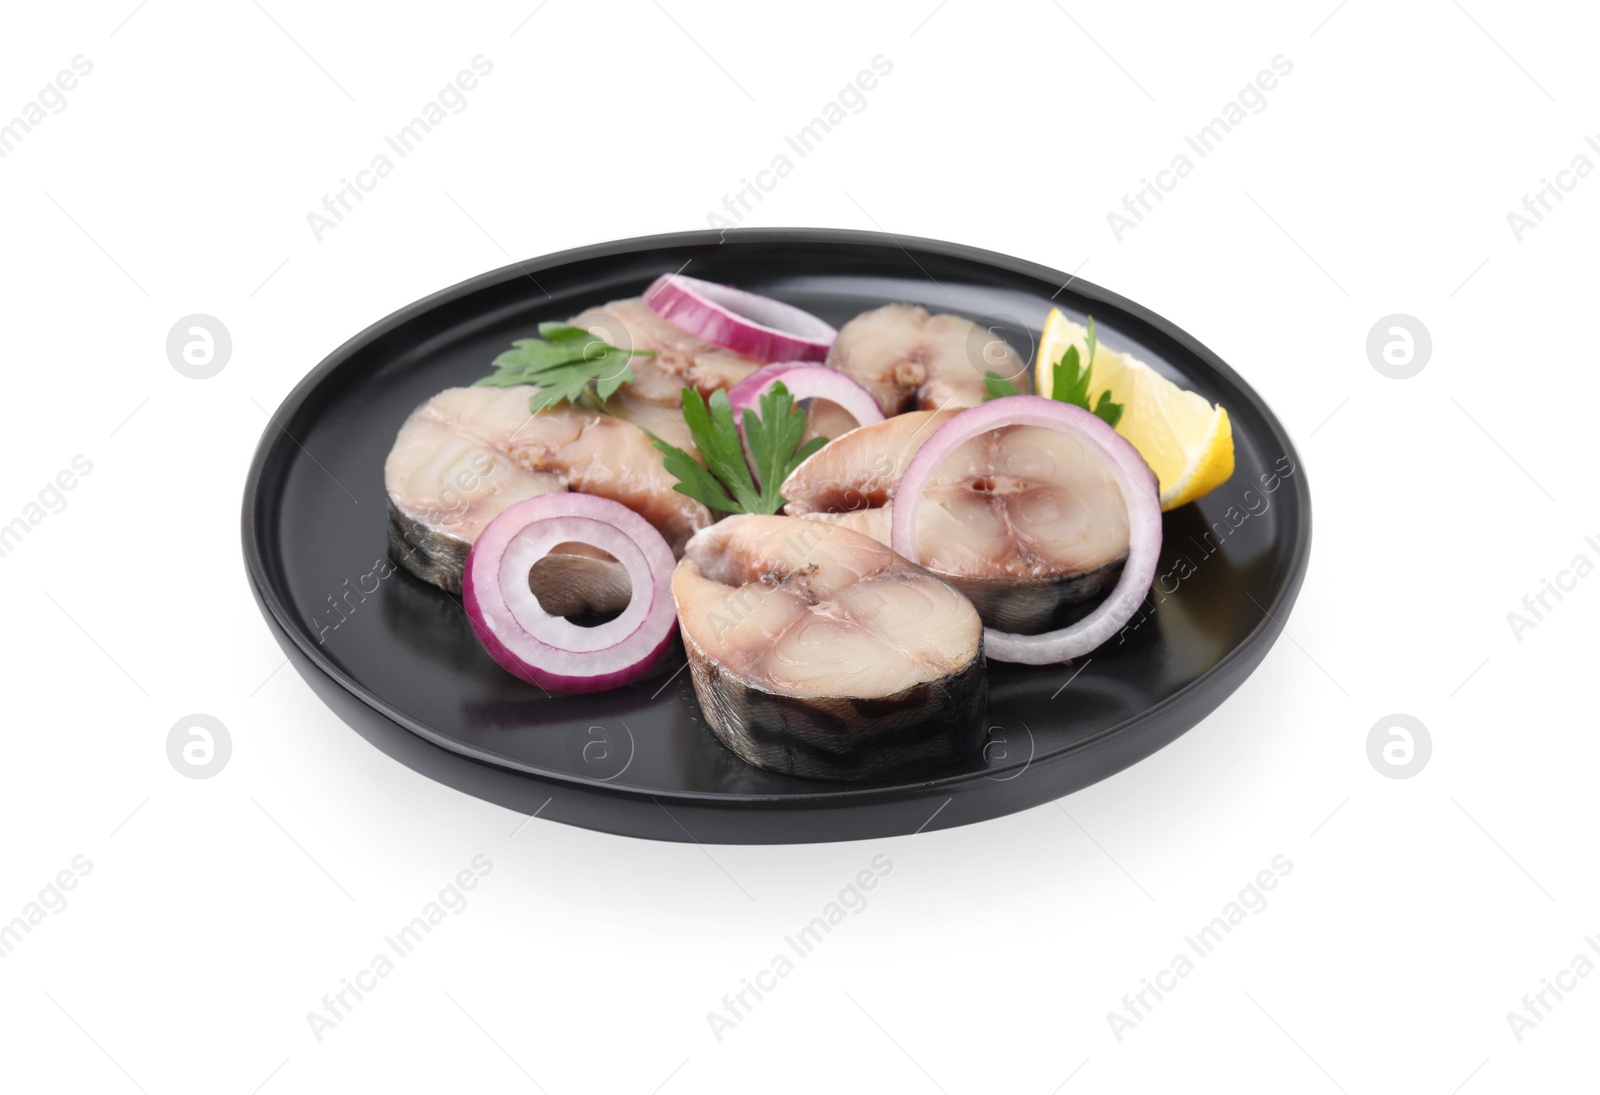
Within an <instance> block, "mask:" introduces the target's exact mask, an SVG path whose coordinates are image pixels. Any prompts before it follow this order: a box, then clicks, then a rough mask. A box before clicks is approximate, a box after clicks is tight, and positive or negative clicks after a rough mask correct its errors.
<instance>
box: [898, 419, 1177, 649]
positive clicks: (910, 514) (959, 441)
mask: <svg viewBox="0 0 1600 1095" xmlns="http://www.w3.org/2000/svg"><path fill="white" fill-rule="evenodd" d="M1003 426H1042V427H1044V428H1045V429H1051V430H1059V431H1061V432H1063V433H1067V434H1071V435H1072V436H1073V437H1075V438H1077V439H1078V440H1079V441H1081V442H1083V443H1084V444H1085V445H1087V446H1088V447H1090V448H1091V449H1094V450H1096V451H1098V452H1099V453H1100V455H1101V456H1103V457H1104V458H1105V461H1106V465H1107V466H1108V467H1109V468H1110V469H1111V474H1112V477H1113V478H1114V479H1115V480H1116V483H1117V487H1118V488H1119V489H1120V490H1121V491H1122V500H1123V502H1124V503H1125V504H1126V505H1127V507H1128V558H1127V561H1126V562H1125V563H1124V564H1123V566H1122V576H1121V577H1120V578H1119V579H1118V580H1117V584H1116V586H1114V587H1113V588H1112V590H1111V592H1110V593H1108V594H1107V595H1106V599H1105V600H1104V601H1102V602H1101V603H1100V604H1099V605H1098V606H1097V607H1096V608H1095V610H1094V611H1093V612H1091V613H1090V614H1089V615H1087V616H1085V617H1084V618H1083V619H1081V620H1079V621H1078V622H1077V623H1075V624H1072V625H1071V626H1069V627H1064V628H1061V629H1060V630H1059V631H1049V632H1046V633H1044V634H1042V635H1017V634H1013V633H1011V632H1009V631H996V630H995V629H994V628H990V627H986V628H984V632H983V648H984V652H985V653H986V654H988V656H989V657H991V658H995V659H997V660H999V661H1003V662H1020V663H1022V664H1024V665H1051V664H1053V663H1055V662H1064V661H1069V660H1071V659H1072V658H1076V657H1078V656H1079V655H1082V654H1087V653H1088V652H1089V651H1091V650H1093V649H1095V648H1096V647H1097V646H1099V645H1100V644H1101V643H1103V642H1105V641H1106V640H1107V639H1109V638H1111V636H1113V635H1115V634H1116V633H1117V632H1118V631H1120V630H1122V626H1123V625H1124V624H1126V623H1127V622H1128V621H1129V620H1130V619H1132V618H1133V615H1134V613H1136V612H1138V611H1139V606H1140V605H1141V604H1143V603H1144V598H1145V594H1146V593H1148V592H1149V591H1150V584H1151V583H1152V582H1153V581H1155V576H1156V562H1157V558H1158V556H1159V555H1160V554H1161V502H1160V499H1159V496H1158V495H1157V493H1156V488H1155V484H1154V483H1153V482H1152V477H1151V475H1150V469H1149V467H1148V466H1147V465H1146V464H1145V462H1144V460H1143V458H1142V457H1140V456H1139V453H1138V450H1136V449H1135V448H1134V447H1133V446H1132V445H1130V444H1129V443H1128V442H1127V440H1125V439H1124V438H1123V437H1122V436H1121V435H1120V434H1118V433H1117V432H1116V431H1115V430H1113V429H1112V428H1111V427H1110V426H1108V425H1106V424H1105V423H1104V422H1102V421H1101V420H1100V419H1099V418H1097V417H1095V416H1094V415H1093V414H1090V413H1089V412H1088V411H1086V410H1084V409H1083V408H1082V407H1074V406H1072V405H1070V404H1067V403H1058V402H1056V401H1055V400H1053V399H1045V398H1044V397H1042V396H1037V395H1012V396H1005V397H1004V398H1001V399H992V400H990V401H989V402H987V403H984V404H982V405H980V406H977V407H972V408H970V409H968V410H964V411H962V412H960V413H959V414H957V415H956V416H955V417H954V418H952V419H950V421H948V422H946V423H945V424H944V425H943V426H940V427H939V428H938V429H937V430H935V431H934V433H933V436H932V437H930V438H928V440H927V442H926V443H924V444H923V446H922V448H920V449H918V450H917V454H916V456H914V457H912V459H911V463H910V464H908V465H907V466H906V470H905V474H903V475H902V476H901V477H900V484H899V486H897V487H896V488H895V494H894V507H893V513H892V515H891V525H890V528H891V533H890V541H891V546H892V547H893V548H894V550H895V551H897V552H898V553H899V554H901V555H903V556H905V558H907V559H909V560H911V561H912V562H913V563H914V562H916V561H917V550H916V544H917V538H916V520H917V504H918V502H919V501H920V500H921V498H922V490H923V488H924V487H925V486H926V485H927V482H928V479H929V478H930V477H931V476H932V475H933V472H934V469H936V468H937V467H938V466H939V464H940V463H941V462H942V461H943V460H944V458H945V457H947V456H949V455H950V454H951V453H952V452H953V451H955V449H957V448H958V447H959V446H961V445H963V444H965V443H966V442H968V441H971V440H972V439H973V438H974V437H978V436H980V435H982V434H985V433H988V432H989V431H990V430H997V429H1000V428H1001V427H1003Z"/></svg>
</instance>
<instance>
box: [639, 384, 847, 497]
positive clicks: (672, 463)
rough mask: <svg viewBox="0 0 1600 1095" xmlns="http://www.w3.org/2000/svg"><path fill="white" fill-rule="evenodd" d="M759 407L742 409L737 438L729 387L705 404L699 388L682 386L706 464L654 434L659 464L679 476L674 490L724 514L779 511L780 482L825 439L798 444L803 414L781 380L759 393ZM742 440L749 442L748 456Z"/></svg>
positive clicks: (685, 416) (687, 416) (687, 413)
mask: <svg viewBox="0 0 1600 1095" xmlns="http://www.w3.org/2000/svg"><path fill="white" fill-rule="evenodd" d="M760 408H761V410H760V414H759V415H758V414H757V413H756V411H755V409H754V408H751V407H746V408H745V409H744V441H743V442H741V440H740V438H739V427H738V426H737V425H735V424H734V420H733V404H731V403H729V402H728V393H727V392H722V391H719V392H713V393H712V395H711V402H710V404H709V406H708V405H707V403H706V401H705V399H704V397H702V396H701V395H700V393H699V392H698V391H696V390H695V389H693V388H685V389H683V420H684V422H685V423H687V424H688V426H689V436H690V437H691V438H693V439H694V446H695V448H696V449H698V450H699V451H700V456H701V457H702V459H704V461H705V464H704V465H702V464H701V463H700V462H699V461H697V460H696V459H695V458H694V457H693V456H691V455H689V454H688V453H687V452H685V451H684V450H682V449H680V448H678V447H677V446H676V445H672V444H669V443H668V442H666V441H663V440H661V439H660V438H659V437H655V438H652V440H653V441H654V443H655V447H656V448H657V449H658V450H659V451H660V452H661V454H662V456H663V460H662V463H663V464H665V466H666V469H667V470H668V471H669V472H671V473H672V474H673V475H674V476H676V477H677V479H678V485H677V487H676V490H677V491H678V493H680V494H687V495H688V496H689V497H690V498H693V499H696V500H697V501H700V502H704V503H705V504H706V505H708V506H710V507H711V508H712V509H714V510H721V511H722V512H723V513H777V512H778V510H780V509H782V508H783V504H784V502H785V499H784V497H783V495H782V494H780V493H778V490H779V488H780V487H781V486H782V485H783V481H784V480H785V479H787V478H789V473H790V472H792V471H794V469H795V468H797V467H799V466H800V462H801V461H802V460H804V459H805V458H806V457H808V456H810V455H811V454H812V453H814V452H816V451H817V450H818V449H820V448H822V446H824V445H826V444H827V443H828V439H827V438H826V437H814V438H812V439H811V440H810V441H807V442H806V443H805V444H803V445H802V444H800V438H801V436H802V435H803V434H804V433H805V428H806V416H805V414H804V413H803V412H802V411H800V410H799V409H798V408H797V407H796V406H795V404H794V397H793V396H791V395H790V394H789V389H788V388H786V387H784V385H783V381H781V380H780V381H778V382H777V383H775V384H773V385H772V387H770V388H768V389H767V390H766V392H765V393H763V394H762V396H761V400H760ZM745 443H748V444H749V446H750V457H749V459H748V460H747V459H746V458H745ZM752 462H753V463H754V465H755V468H754V474H752V472H751V464H752Z"/></svg>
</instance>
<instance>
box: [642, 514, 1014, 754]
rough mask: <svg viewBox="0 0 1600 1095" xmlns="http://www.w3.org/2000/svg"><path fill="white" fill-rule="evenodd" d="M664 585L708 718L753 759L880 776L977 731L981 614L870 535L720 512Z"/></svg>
mask: <svg viewBox="0 0 1600 1095" xmlns="http://www.w3.org/2000/svg"><path fill="white" fill-rule="evenodd" d="M672 594H673V598H674V599H675V600H676V602H677V608H678V625H679V630H680V633H681V634H682V636H683V645H684V650H685V652H686V653H687V654H688V659H689V668H690V672H691V674H692V677H693V681H694V689H695V694H696V695H697V696H698V697H699V699H700V707H701V710H702V711H704V713H705V716H706V722H707V723H708V724H709V725H710V727H711V729H712V730H713V731H714V732H715V733H716V734H717V736H718V737H719V738H720V739H721V740H722V742H723V743H724V744H725V745H727V746H728V748H729V749H731V750H733V752H735V753H736V754H738V755H739V756H740V757H742V758H743V759H745V760H746V761H749V762H750V763H751V764H754V765H756V766H758V767H761V768H767V769H770V770H772V771H775V772H784V773H787V774H790V775H797V776H806V777H810V778H815V779H875V778H888V777H890V776H896V775H905V774H908V773H911V772H917V771H922V770H926V769H928V768H932V767H935V766H937V765H940V764H945V763H949V762H952V761H956V760H960V759H962V758H964V757H967V756H969V755H971V754H972V753H973V752H974V751H975V750H976V749H977V748H978V746H979V744H980V743H981V741H982V738H983V732H984V714H985V710H986V706H987V702H988V680H987V676H986V675H985V672H984V662H983V624H982V621H981V620H979V618H978V614H977V612H976V611H975V610H974V609H973V607H972V605H971V603H970V602H968V600H967V599H966V598H965V597H963V596H962V595H961V594H960V593H958V592H956V591H955V590H954V589H952V588H951V587H950V586H949V585H946V584H945V583H944V582H942V581H940V580H939V579H938V578H936V577H934V576H933V575H932V574H930V573H928V572H927V571H926V570H924V569H923V568H921V567H919V566H916V565H914V564H912V563H908V562H906V561H905V560H904V559H902V558H901V557H900V556H898V555H896V554H895V553H894V552H893V551H891V550H889V548H887V547H885V546H884V545H883V544H880V543H878V542H877V541H876V540H873V539H871V538H869V537H867V536H863V535H860V534H859V533H855V532H852V531H850V530H848V529H843V528H833V527H829V526H827V525H825V524H823V523H821V522H816V521H806V520H802V519H799V518H795V517H780V516H760V515H753V514H740V515H737V516H733V517H728V518H726V519H724V520H722V521H720V522H718V523H717V524H715V525H712V526H711V527H710V528H708V529H706V530H704V531H702V532H700V533H698V534H696V535H695V537H694V539H692V540H690V541H689V546H688V548H687V550H686V551H685V552H684V556H683V560H682V561H681V562H680V563H679V564H678V567H677V569H676V570H675V571H674V572H673V575H672Z"/></svg>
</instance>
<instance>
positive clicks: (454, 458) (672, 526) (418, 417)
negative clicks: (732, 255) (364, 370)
mask: <svg viewBox="0 0 1600 1095" xmlns="http://www.w3.org/2000/svg"><path fill="white" fill-rule="evenodd" d="M536 390H537V389H535V388H533V387H530V386H527V385H520V386H517V387H511V388H491V387H481V388H479V387H474V388H449V389H447V390H445V391H442V392H440V393H439V394H438V395H436V396H434V397H433V398H432V399H429V400H428V401H427V402H425V403H423V404H422V405H421V406H420V407H418V408H417V409H416V410H415V411H413V412H412V413H411V416H410V417H409V418H407V419H406V421H405V424H404V425H402V426H401V427H400V432H399V434H398V435H397V436H396V437H395V442H394V447H393V448H392V449H391V450H390V451H389V457H388V459H387V460H386V461H385V462H384V467H383V478H384V486H385V489H386V491H387V493H388V498H389V543H390V547H391V548H392V550H393V552H394V557H395V559H396V560H397V561H398V562H399V563H400V564H401V565H402V566H404V567H405V568H406V569H407V570H409V571H411V572H412V573H413V574H415V575H416V576H417V577H419V578H421V579H423V580H424V581H428V582H432V583H433V584H434V585H437V586H440V587H442V588H444V589H447V590H449V591H451V592H452V593H458V592H460V590H461V571H462V568H463V566H464V565H465V564H466V559H467V553H468V552H469V551H471V550H472V544H473V542H474V541H475V540H477V538H478V535H479V534H480V533H481V532H482V531H483V529H484V527H485V526H486V525H488V523H489V522H490V521H492V520H494V518H495V517H497V516H499V515H500V513H501V512H502V511H503V510H505V509H506V507H508V506H510V505H512V504H514V503H516V502H520V501H522V500H523V499H526V498H532V497H534V496H536V495H540V494H549V493H550V492H552V491H566V490H575V491H582V492H584V493H585V494H594V495H598V496H599V497H601V498H609V499H611V500H612V501H615V502H620V503H622V504H623V505H625V506H627V507H628V508H629V509H631V510H633V511H634V512H636V513H638V514H639V515H640V516H641V517H643V518H644V519H645V520H647V521H649V522H650V523H651V524H652V525H654V526H655V527H656V529H657V530H658V531H660V533H661V535H662V536H663V537H665V538H666V541H667V543H668V544H669V545H670V546H671V547H672V550H673V553H674V554H675V555H681V554H682V552H683V546H684V544H685V543H687V542H688V539H689V537H690V536H692V535H693V534H694V533H695V532H696V531H698V530H699V529H701V528H704V527H705V526H706V525H708V524H710V523H711V513H710V511H709V510H708V509H706V507H705V506H703V505H701V504H700V503H699V502H696V501H695V500H694V499H692V498H688V497H686V496H684V495H682V494H679V493H678V492H677V491H676V490H674V489H673V487H674V486H675V485H676V480H674V479H673V477H672V476H671V475H670V474H669V473H668V472H667V470H666V469H665V468H664V467H663V466H662V464H661V456H660V454H659V453H657V452H656V451H655V449H654V448H653V447H652V445H651V443H650V438H649V437H648V436H647V435H646V434H645V433H644V431H643V430H641V429H639V428H638V427H637V426H635V425H633V424H631V423H628V422H624V421H622V420H621V419H618V418H613V417H610V416H607V415H601V414H595V413H593V412H590V411H586V410H581V409H579V408H576V407H572V406H570V405H563V406H560V407H554V408H551V409H549V410H545V411H541V412H539V413H538V414H529V413H528V400H529V397H530V396H532V395H533V394H534V392H535V391H536ZM590 554H591V555H592V554H593V553H590ZM579 556H580V557H582V553H581V552H580V553H579ZM593 561H594V562H597V563H604V562H606V560H604V559H599V558H594V560H593ZM613 565H615V564H613ZM573 567H574V568H576V569H575V570H574V571H573V573H574V574H578V575H580V576H581V575H583V574H587V575H588V578H587V579H582V578H581V577H580V579H577V580H587V581H591V582H594V583H599V584H601V585H604V584H606V583H609V584H610V586H612V587H614V586H615V583H616V575H615V574H614V573H613V572H611V571H609V570H606V569H605V568H599V569H597V568H594V567H590V566H588V565H587V564H586V563H574V564H573ZM562 580H563V581H565V580H566V579H564V578H563V579H562ZM577 594H578V596H577V599H576V600H574V601H571V602H568V603H569V604H574V605H582V606H584V607H586V608H588V609H589V610H599V611H604V610H605V609H604V608H600V609H594V606H592V605H589V604H588V602H587V601H586V600H585V598H584V596H583V590H581V589H580V590H578V591H577ZM611 599H612V600H614V599H615V598H614V596H612V597H611ZM624 603H626V602H625V601H624ZM550 611H554V610H553V609H552V610H550Z"/></svg>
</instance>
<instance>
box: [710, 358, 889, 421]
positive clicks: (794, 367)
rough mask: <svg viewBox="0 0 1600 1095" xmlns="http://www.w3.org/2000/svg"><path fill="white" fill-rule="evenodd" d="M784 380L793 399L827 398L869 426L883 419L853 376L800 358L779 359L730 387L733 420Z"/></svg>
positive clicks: (736, 419)
mask: <svg viewBox="0 0 1600 1095" xmlns="http://www.w3.org/2000/svg"><path fill="white" fill-rule="evenodd" d="M780 380H781V381H783V386H784V387H785V388H788V389H789V394H790V395H792V396H794V399H795V402H796V403H798V402H800V401H801V400H802V399H826V400H827V401H828V402H829V403H836V404H838V405H839V406H840V407H842V408H844V411H845V413H846V414H848V415H850V417H852V418H854V419H855V420H856V425H858V426H870V425H872V424H873V423H874V422H882V421H883V411H882V410H880V409H879V407H878V401H877V400H876V399H874V398H872V393H871V392H869V391H867V390H866V389H865V388H863V387H862V386H861V385H859V384H857V383H856V382H855V381H854V380H851V379H850V378H849V377H847V376H845V375H844V374H843V373H841V372H840V371H839V370H837V369H830V368H828V367H827V366H826V365H811V364H808V363H806V362H803V361H779V362H775V363H774V364H771V365H768V366H766V367H765V368H761V369H757V370H756V371H755V372H753V373H751V374H750V375H749V376H747V377H745V378H744V379H743V380H741V381H739V383H737V384H735V385H734V386H733V387H732V388H729V389H728V402H729V403H731V404H732V405H733V420H734V421H735V422H739V423H743V422H744V414H743V411H744V409H745V408H746V407H754V408H755V409H756V413H757V414H759V413H760V412H761V407H760V405H759V401H760V399H761V396H762V395H763V394H765V392H766V390H767V389H768V388H770V387H772V386H773V385H774V384H776V383H777V382H778V381H780Z"/></svg>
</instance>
